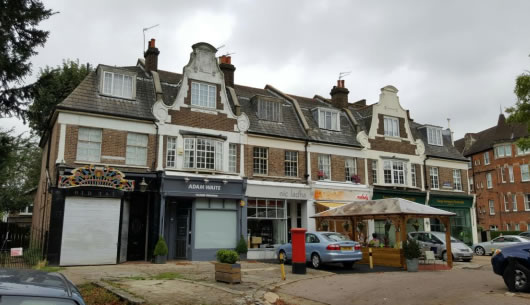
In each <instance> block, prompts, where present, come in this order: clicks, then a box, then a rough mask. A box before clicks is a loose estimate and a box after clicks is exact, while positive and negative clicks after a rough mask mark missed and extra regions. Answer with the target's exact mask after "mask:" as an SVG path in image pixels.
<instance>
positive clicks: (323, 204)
mask: <svg viewBox="0 0 530 305" xmlns="http://www.w3.org/2000/svg"><path fill="white" fill-rule="evenodd" d="M313 194H314V203H315V212H316V213H320V212H324V211H327V210H329V209H332V208H336V207H340V206H343V205H345V204H347V203H352V202H356V201H366V200H371V199H372V188H370V187H368V186H366V185H364V184H353V183H332V182H323V181H316V182H315V183H314V184H313ZM350 226H351V224H350V223H349V222H347V221H343V220H329V221H323V220H322V221H321V220H320V219H317V222H316V230H317V231H333V232H341V233H343V234H345V235H348V236H350V238H353V236H351V233H350V232H351V227H350Z"/></svg>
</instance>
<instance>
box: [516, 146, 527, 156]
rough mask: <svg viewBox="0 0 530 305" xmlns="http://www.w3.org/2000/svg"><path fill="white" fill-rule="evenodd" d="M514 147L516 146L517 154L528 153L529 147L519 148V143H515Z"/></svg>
mask: <svg viewBox="0 0 530 305" xmlns="http://www.w3.org/2000/svg"><path fill="white" fill-rule="evenodd" d="M515 148H516V154H517V156H524V155H528V154H530V148H527V149H524V150H523V149H521V148H520V147H519V145H515Z"/></svg>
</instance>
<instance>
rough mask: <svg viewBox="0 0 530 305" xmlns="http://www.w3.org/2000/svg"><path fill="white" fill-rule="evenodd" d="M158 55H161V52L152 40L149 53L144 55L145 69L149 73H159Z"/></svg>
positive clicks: (146, 52) (152, 39)
mask: <svg viewBox="0 0 530 305" xmlns="http://www.w3.org/2000/svg"><path fill="white" fill-rule="evenodd" d="M158 54H160V51H158V48H157V47H155V39H154V38H151V40H149V45H148V47H147V51H145V53H144V58H145V69H146V70H147V71H158Z"/></svg>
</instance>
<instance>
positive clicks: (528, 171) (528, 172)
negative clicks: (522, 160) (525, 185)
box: [519, 164, 530, 182]
mask: <svg viewBox="0 0 530 305" xmlns="http://www.w3.org/2000/svg"><path fill="white" fill-rule="evenodd" d="M519 168H520V170H521V182H526V181H530V168H529V166H528V164H521V165H519ZM523 168H526V170H525V171H523ZM525 173H526V179H525Z"/></svg>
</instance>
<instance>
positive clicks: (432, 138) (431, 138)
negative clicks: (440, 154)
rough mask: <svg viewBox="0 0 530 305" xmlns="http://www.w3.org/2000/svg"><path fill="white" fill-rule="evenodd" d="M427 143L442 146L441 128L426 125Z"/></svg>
mask: <svg viewBox="0 0 530 305" xmlns="http://www.w3.org/2000/svg"><path fill="white" fill-rule="evenodd" d="M427 143H428V144H429V145H436V146H443V145H444V144H443V143H444V142H443V135H442V129H441V128H437V127H430V126H428V127H427Z"/></svg>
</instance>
